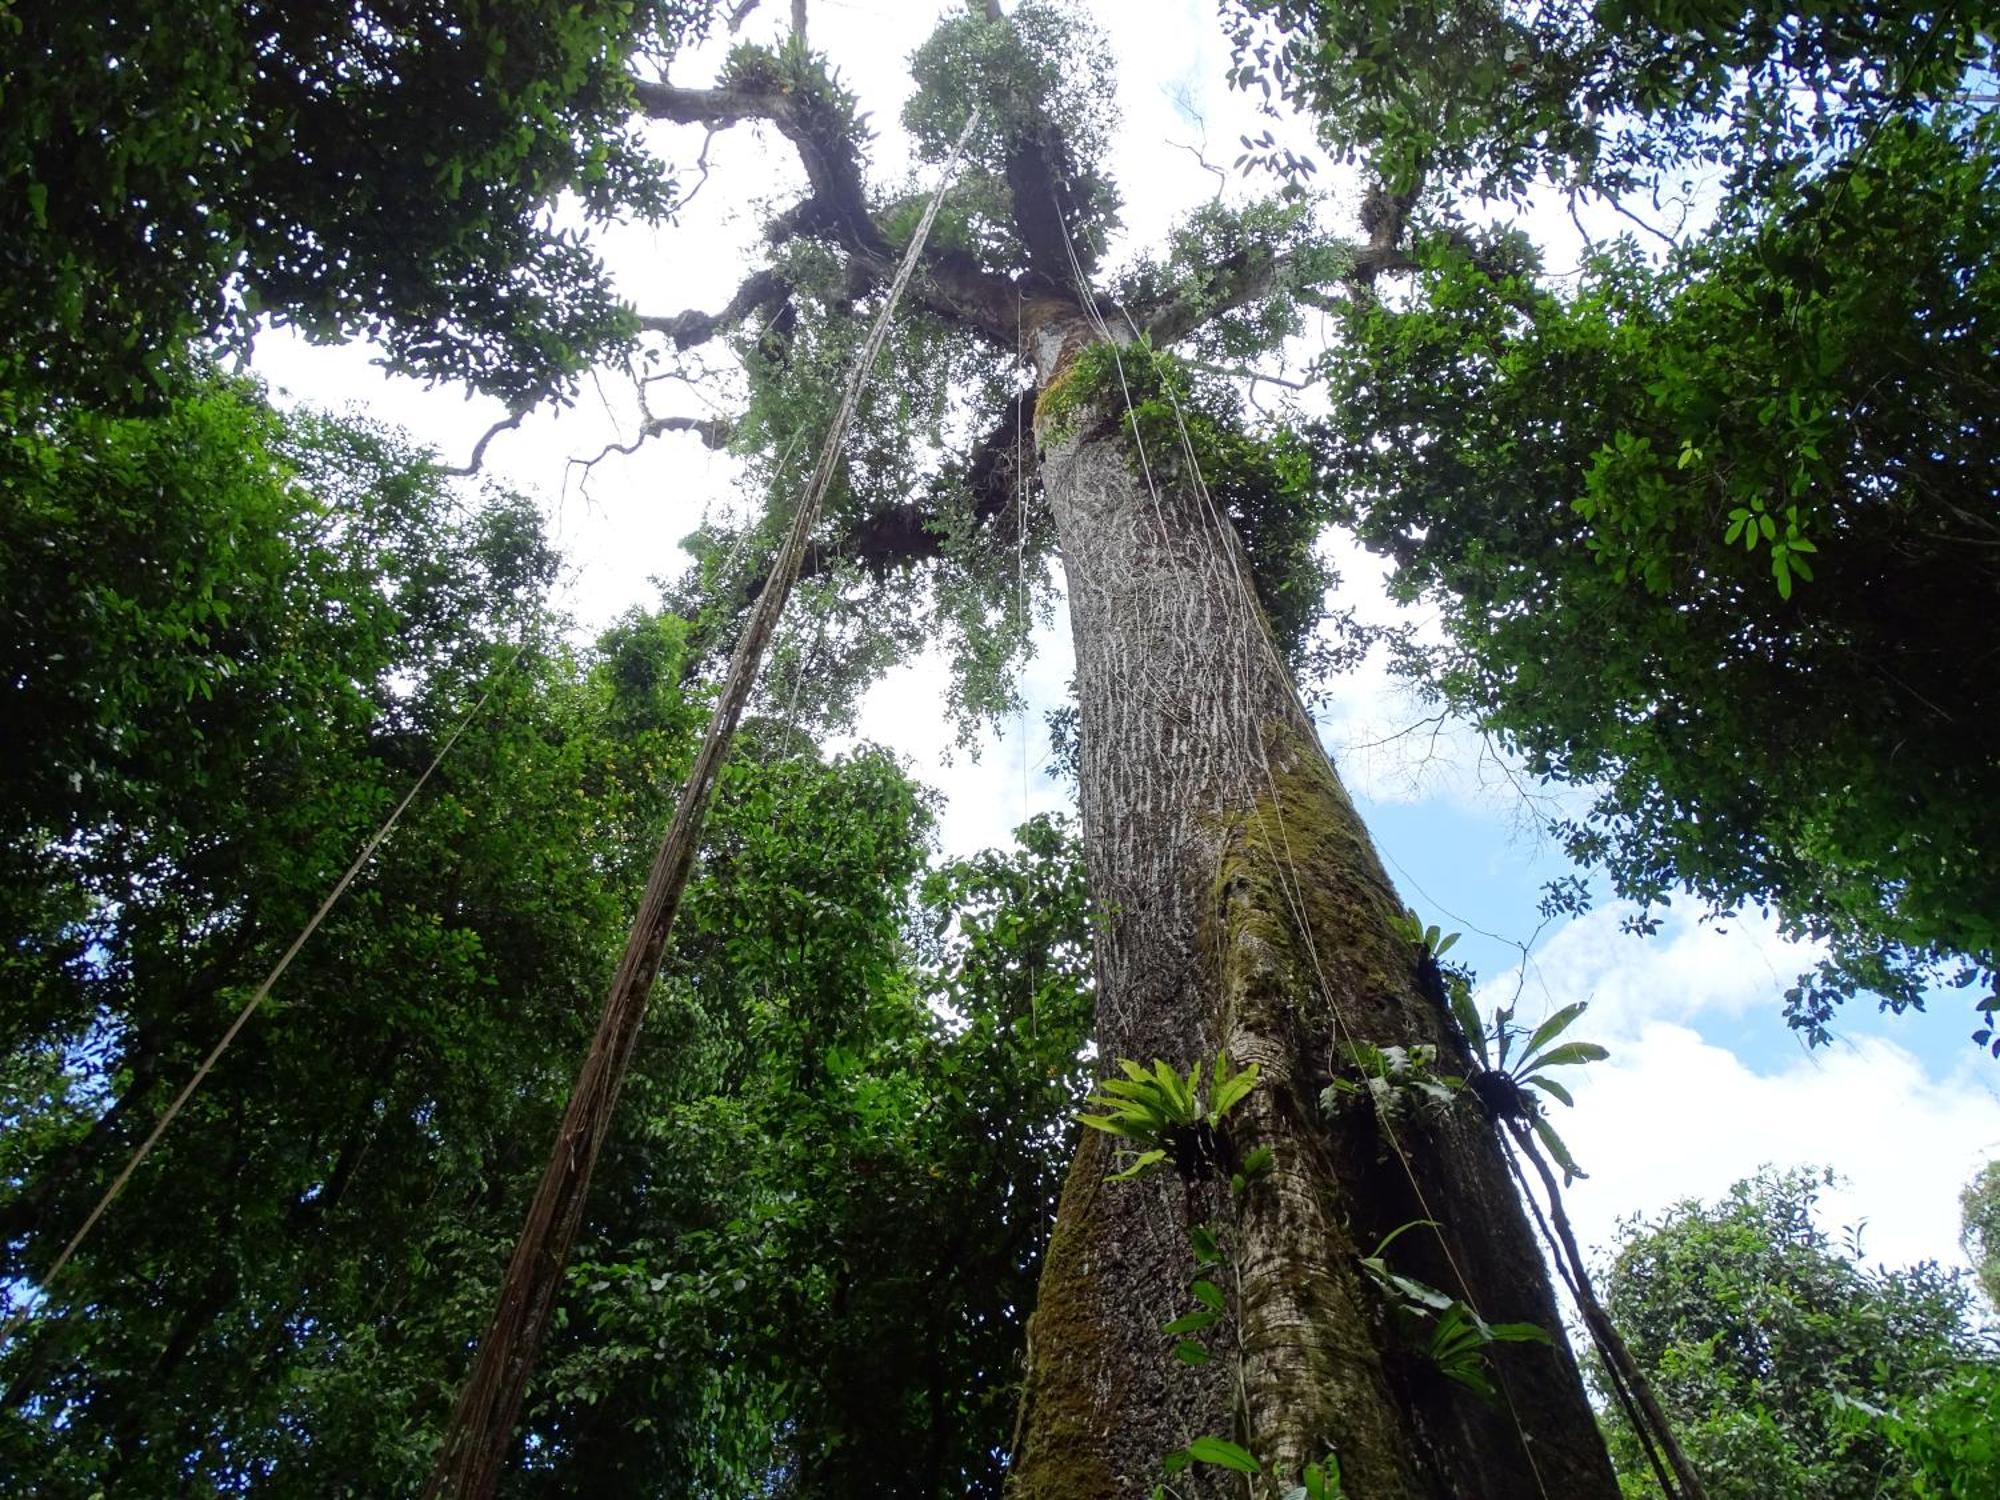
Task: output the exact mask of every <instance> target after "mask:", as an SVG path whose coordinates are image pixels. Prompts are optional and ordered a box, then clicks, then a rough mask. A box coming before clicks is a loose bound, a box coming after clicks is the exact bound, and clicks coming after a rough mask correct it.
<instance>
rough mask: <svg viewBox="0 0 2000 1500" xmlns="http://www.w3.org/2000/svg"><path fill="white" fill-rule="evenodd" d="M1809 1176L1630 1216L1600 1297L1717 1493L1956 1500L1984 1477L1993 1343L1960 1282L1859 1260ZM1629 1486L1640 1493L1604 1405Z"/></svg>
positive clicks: (1992, 1468) (1632, 1455)
mask: <svg viewBox="0 0 2000 1500" xmlns="http://www.w3.org/2000/svg"><path fill="white" fill-rule="evenodd" d="M1825 1181H1826V1179H1825V1177H1823V1176H1821V1175H1819V1174H1815V1173H1811V1172H1805V1171H1790V1172H1782V1173H1781V1172H1774V1171H1769V1170H1767V1171H1765V1172H1763V1173H1761V1174H1759V1175H1758V1176H1757V1177H1755V1178H1752V1179H1750V1180H1749V1181H1746V1182H1739V1183H1738V1184H1736V1186H1735V1187H1733V1188H1731V1189H1730V1191H1729V1193H1728V1195H1727V1196H1726V1197H1724V1198H1723V1199H1721V1200H1720V1201H1718V1202H1716V1203H1713V1204H1703V1203H1697V1202H1693V1201H1689V1202H1683V1203H1681V1204H1678V1205H1676V1206H1675V1207H1673V1208H1671V1209H1668V1210H1667V1211H1666V1212H1665V1213H1664V1214H1661V1215H1659V1216H1658V1217H1656V1218H1653V1219H1650V1220H1644V1221H1634V1222H1630V1223H1628V1224H1627V1225H1625V1227H1624V1231H1623V1235H1622V1238H1621V1242H1620V1244H1619V1245H1618V1246H1617V1248H1616V1251H1615V1254H1614V1256H1613V1258H1612V1262H1611V1267H1610V1271H1609V1274H1608V1275H1607V1276H1606V1278H1605V1300H1606V1303H1607V1305H1608V1307H1609V1309H1610V1311H1611V1314H1612V1316H1613V1317H1614V1318H1615V1319H1616V1320H1617V1322H1618V1326H1619V1328H1620V1329H1621V1331H1622V1332H1623V1333H1624V1336H1625V1338H1626V1341H1627V1342H1628V1344H1629V1345H1630V1346H1631V1349H1632V1352H1633V1355H1634V1356H1635V1357H1636V1358H1637V1359H1638V1361H1639V1362H1640V1364H1641V1365H1642V1366H1643V1367H1644V1368H1645V1369H1646V1370H1647V1372H1648V1373H1649V1375H1650V1376H1651V1378H1652V1380H1653V1382H1654V1386H1655V1389H1656V1391H1657V1393H1658V1394H1659V1397H1660V1399H1661V1401H1662V1402H1663V1403H1664V1404H1665V1405H1666V1406H1667V1408H1668V1410H1669V1412H1670V1413H1671V1415H1672V1418H1673V1421H1674V1424H1675V1429H1676V1431H1677V1433H1678V1434H1679V1436H1680V1438H1681V1441H1682V1443H1683V1444H1684V1445H1685V1446H1686V1447H1687V1448H1688V1449H1689V1451H1690V1453H1691V1455H1692V1456H1693V1458H1694V1459H1695V1462H1696V1465H1697V1467H1698V1468H1699V1470H1700V1472H1701V1475H1702V1481H1703V1483H1704V1484H1705V1485H1706V1486H1707V1488H1708V1491H1709V1493H1710V1494H1711V1495H1714V1496H1716V1497H1717V1500H1723V1497H1739V1496H1740V1497H1742V1500H1752V1497H1757V1500H1779V1497H1794V1496H1795V1497H1798V1500H1806V1497H1808V1496H1810V1497H1813V1500H1842V1497H1847V1496H1853V1497H1857V1500H1859V1497H1864V1496H1888V1495H1899V1496H1900V1495H1907V1496H1920V1497H1943V1496H1961V1495H1963V1496H1972V1495H1976V1494H1980V1493H1984V1492H1985V1490H1986V1488H1988V1487H1990V1485H1991V1484H1992V1483H1993V1482H1994V1481H1995V1480H1996V1479H2000V1446H1996V1445H1995V1444H1994V1442H1993V1433H1992V1426H1991V1423H1992V1415H1993V1412H1994V1410H1995V1409H1996V1406H2000V1351H1996V1349H1995V1346H1994V1344H1993V1341H1992V1330H1991V1328H1990V1327H1988V1328H1986V1329H1983V1330H1982V1328H1981V1326H1980V1323H1979V1321H1978V1319H1977V1317H1976V1315H1975V1312H1974V1308H1973V1305H1972V1300H1971V1295H1970V1288H1969V1287H1968V1286H1967V1285H1966V1282H1965V1278H1964V1273H1963V1272H1947V1271H1944V1270H1941V1269H1940V1268H1939V1267H1938V1266H1937V1265H1935V1264H1934V1263H1930V1262H1925V1263H1922V1264H1918V1265H1914V1266H1908V1267H1903V1268H1899V1269H1886V1268H1877V1269H1869V1268H1866V1267H1864V1266H1863V1265H1862V1264H1860V1258H1861V1233H1862V1231H1861V1229H1859V1228H1856V1229H1852V1230H1849V1231H1847V1236H1846V1243H1845V1244H1842V1245H1837V1244H1836V1243H1835V1242H1834V1240H1833V1239H1832V1238H1831V1237H1830V1236H1829V1234H1828V1233H1827V1231H1826V1229H1825V1228H1824V1227H1823V1226H1822V1225H1821V1224H1820V1223H1819V1222H1818V1197H1819V1190H1820V1188H1821V1187H1822V1186H1823V1185H1824V1184H1825ZM1606 1420H1607V1422H1608V1423H1609V1425H1610V1430H1611V1434H1612V1444H1613V1450H1614V1452H1615V1453H1616V1454H1617V1456H1618V1457H1619V1459H1620V1461H1621V1465H1622V1466H1623V1468H1624V1471H1625V1474H1626V1480H1625V1482H1626V1485H1627V1487H1628V1493H1632V1494H1637V1495H1656V1494H1658V1493H1659V1491H1658V1490H1657V1489H1656V1488H1654V1487H1653V1485H1652V1481H1651V1476H1650V1475H1649V1474H1647V1473H1646V1472H1645V1468H1644V1465H1643V1463H1642V1462H1641V1461H1640V1459H1639V1455H1638V1452H1637V1449H1636V1446H1635V1439H1634V1437H1633V1435H1632V1433H1631V1432H1630V1430H1629V1429H1627V1428H1626V1427H1625V1426H1624V1425H1623V1419H1622V1417H1621V1416H1620V1415H1619V1413H1618V1411H1617V1409H1616V1408H1615V1407H1611V1408H1608V1409H1607V1417H1606Z"/></svg>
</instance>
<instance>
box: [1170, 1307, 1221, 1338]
mask: <svg viewBox="0 0 2000 1500" xmlns="http://www.w3.org/2000/svg"><path fill="white" fill-rule="evenodd" d="M1221 1320H1222V1314H1221V1313H1219V1312H1215V1311H1213V1310H1211V1309H1209V1308H1206V1307H1199V1308H1196V1309H1195V1310H1194V1311H1193V1312H1185V1313H1182V1314H1181V1315H1180V1316H1179V1317H1178V1318H1175V1319H1174V1320H1173V1322H1171V1323H1169V1324H1167V1326H1166V1327H1164V1328H1162V1329H1161V1330H1160V1332H1162V1333H1170V1334H1183V1333H1200V1332H1201V1331H1202V1329H1204V1328H1212V1327H1213V1326H1214V1325H1215V1324H1217V1323H1219V1322H1220V1321H1221Z"/></svg>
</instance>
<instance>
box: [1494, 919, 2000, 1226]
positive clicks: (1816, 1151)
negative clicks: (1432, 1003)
mask: <svg viewBox="0 0 2000 1500" xmlns="http://www.w3.org/2000/svg"><path fill="white" fill-rule="evenodd" d="M1631 910H1632V908H1631V907H1629V906H1627V905H1623V904H1620V905H1617V906H1612V907H1607V908H1604V909H1601V910H1598V911H1594V912H1591V913H1590V914H1589V915H1587V916H1584V917H1581V918H1579V919H1577V920H1575V921H1573V922H1571V923H1569V924H1568V925H1566V926H1565V927H1563V928H1562V929H1561V930H1560V931H1558V932H1557V933H1556V935H1555V936H1554V937H1553V938H1551V939H1550V940H1549V942H1548V944H1547V946H1546V947H1545V948H1543V949H1542V950H1541V951H1540V952H1539V953H1537V954H1536V955H1535V957H1534V958H1533V959H1532V960H1531V961H1530V963H1529V965H1528V970H1527V976H1526V980H1525V983H1524V982H1523V981H1522V976H1521V974H1520V972H1519V971H1518V970H1517V971H1515V972H1514V973H1510V974H1506V975H1502V976H1500V977H1499V978H1497V979H1495V980H1492V981H1490V982H1488V983H1487V984H1485V985H1484V986H1482V987H1481V990H1480V1003H1481V1007H1482V1010H1484V1011H1486V1012H1489V1013H1490V1012H1491V1010H1492V1008H1493V1006H1494V1005H1495V1004H1496V1003H1501V1002H1504V1001H1506V1000H1508V999H1509V998H1511V997H1512V996H1514V995H1515V994H1516V993H1517V992H1518V993H1519V994H1520V997H1521V999H1520V1006H1519V1017H1518V1019H1519V1020H1520V1022H1521V1023H1523V1024H1526V1025H1533V1024H1534V1023H1535V1022H1536V1021H1538V1020H1539V1019H1540V1018H1541V1017H1542V1016H1544V1015H1546V1014H1548V1013H1549V1012H1550V1011H1553V1010H1555V1009H1556V1008H1557V1007H1559V1006H1562V1005H1567V1004H1569V1003H1571V1002H1572V1001H1576V1000H1588V1001H1589V1002H1590V1003H1591V1009H1590V1012H1589V1014H1588V1015H1587V1016H1586V1017H1585V1018H1583V1019H1582V1020H1581V1021H1579V1022H1577V1023H1576V1026H1575V1028H1574V1030H1573V1031H1572V1032H1571V1033H1570V1035H1572V1036H1574V1037H1576V1038H1578V1039H1583V1040H1590V1041H1596V1042H1601V1043H1603V1044H1605V1045H1606V1046H1608V1047H1609V1048H1610V1049H1611V1056H1610V1058H1609V1059H1608V1060H1606V1061H1604V1062H1600V1063H1593V1064H1590V1065H1589V1066H1587V1067H1581V1068H1572V1069H1568V1070H1566V1071H1565V1072H1563V1073H1562V1074H1560V1075H1558V1076H1560V1077H1561V1078H1562V1081H1563V1082H1565V1083H1566V1084H1567V1085H1568V1086H1569V1087H1570V1088H1571V1089H1572V1091H1573V1092H1574V1093H1575V1095H1576V1101H1577V1102H1576V1108H1575V1109H1574V1110H1567V1109H1564V1108H1562V1107H1561V1106H1560V1105H1555V1106H1553V1117H1554V1120H1555V1124H1556V1126H1557V1128H1558V1129H1559V1130H1560V1131H1561V1132H1562V1134H1563V1138H1564V1140H1565V1141H1567V1142H1568V1144H1569V1146H1570V1148H1571V1150H1572V1151H1573V1152H1574V1153H1575V1154H1576V1156H1577V1158H1578V1160H1579V1161H1580V1162H1581V1163H1582V1164H1583V1166H1584V1168H1585V1169H1586V1170H1587V1171H1589V1172H1590V1173H1591V1176H1590V1178H1589V1179H1588V1180H1586V1181H1583V1182H1579V1183H1577V1184H1576V1185H1575V1186H1574V1187H1573V1188H1572V1189H1571V1190H1570V1191H1569V1192H1568V1194H1566V1201H1567V1203H1568V1206H1569V1210H1570V1214H1571V1217H1572V1218H1573V1219H1574V1220H1575V1221H1576V1225H1577V1231H1578V1233H1579V1235H1580V1236H1581V1237H1582V1238H1583V1239H1584V1241H1585V1243H1586V1245H1588V1246H1598V1247H1602V1246H1605V1245H1608V1244H1609V1243H1610V1242H1611V1240H1612V1238H1613V1236H1614V1233H1615V1229H1616V1225H1617V1222H1618V1220H1619V1219H1620V1218H1621V1217H1624V1216H1627V1215H1631V1214H1635V1213H1643V1214H1647V1215H1653V1214H1657V1213H1659V1212H1660V1211H1661V1210H1662V1209H1664V1208H1666V1207H1667V1206H1669V1205H1670V1204H1672V1203H1674V1202H1676V1201H1678V1200H1680V1199H1682V1198H1686V1197H1696V1198H1702V1199H1709V1200H1712V1199H1714V1198H1717V1197H1719V1196H1720V1195H1721V1194H1723V1193H1724V1192H1726V1191H1727V1190H1728V1189H1729V1187H1730V1185H1731V1184H1732V1183H1734V1182H1736V1181H1738V1180H1739V1179H1741V1178H1744V1177H1747V1176H1749V1175H1751V1174H1752V1173H1754V1172H1755V1171H1756V1170H1757V1169H1758V1168H1759V1167H1761V1166H1765V1165H1767V1164H1768V1165H1771V1166H1776V1167H1779V1168H1786V1167H1794V1166H1832V1167H1833V1168H1835V1170H1836V1171H1838V1172H1839V1173H1840V1174H1841V1176H1842V1179H1843V1181H1842V1183H1841V1185H1839V1186H1838V1187H1836V1188H1834V1189H1831V1190H1829V1191H1828V1192H1827V1193H1826V1194H1825V1196H1824V1199H1823V1205H1824V1210H1825V1213H1824V1218H1823V1221H1822V1222H1823V1224H1824V1225H1825V1226H1826V1227H1829V1228H1833V1227H1837V1226H1840V1225H1845V1224H1851V1223H1856V1222H1859V1221H1861V1220H1864V1219H1865V1220H1866V1221H1867V1230H1866V1233H1865V1234H1864V1236H1863V1250H1864V1253H1865V1254H1866V1255H1867V1256H1868V1257H1869V1258H1870V1259H1873V1260H1879V1261H1883V1262H1887V1263H1891V1264H1905V1263H1908V1262H1911V1261H1915V1260H1920V1259H1926V1258H1930V1259H1937V1260H1940V1261H1943V1262H1946V1263H1947V1264H1952V1265H1961V1264H1963V1263H1964V1262H1963V1257H1962V1256H1961V1254H1960V1252H1959V1249H1958V1191H1959V1189H1960V1188H1961V1187H1962V1186H1964V1184H1965V1183H1966V1182H1967V1181H1968V1180H1969V1179H1970V1178H1971V1176H1972V1174H1973V1173H1974V1172H1975V1171H1976V1170H1977V1169H1978V1168H1979V1167H1980V1166H1981V1165H1983V1164H1984V1163H1985V1162H1986V1161H1988V1160H1990V1159H1991V1158H1992V1157H1993V1156H1994V1155H1996V1154H2000V1095H1996V1093H1995V1092H1994V1089H1993V1084H1992V1082H1991V1080H1990V1079H1988V1078H1987V1077H1986V1076H1985V1075H1983V1074H1982V1073H1981V1072H1980V1070H1979V1068H1978V1065H1977V1064H1978V1060H1977V1059H1975V1058H1972V1057H1970V1056H1968V1057H1967V1058H1966V1060H1965V1061H1964V1062H1963V1063H1961V1064H1959V1065H1958V1066H1956V1067H1954V1068H1953V1069H1952V1070H1951V1071H1949V1072H1948V1073H1944V1074H1938V1073H1933V1072H1931V1071H1929V1070H1927V1069H1926V1067H1925V1066H1924V1064H1923V1063H1922V1062H1921V1061H1920V1060H1919V1059H1917V1058H1916V1057H1915V1056H1913V1055H1912V1054H1911V1053H1910V1052H1908V1051H1907V1050H1905V1049H1904V1048H1902V1047H1900V1046H1897V1045H1896V1044H1894V1043H1893V1042H1889V1041H1886V1040H1884V1039H1881V1038H1879V1037H1863V1038H1860V1039H1858V1040H1855V1041H1851V1042H1840V1043H1836V1044H1835V1045H1834V1046H1833V1047H1831V1048H1829V1049H1826V1050H1823V1051H1816V1052H1810V1053H1809V1052H1806V1051H1805V1050H1804V1049H1803V1048H1801V1049H1800V1050H1799V1051H1798V1052H1797V1053H1796V1054H1794V1055H1792V1056H1790V1057H1788V1058H1785V1059H1784V1060H1783V1061H1782V1062H1781V1063H1779V1064H1777V1065H1775V1066H1773V1067H1771V1068H1770V1069H1769V1070H1768V1071H1759V1070H1758V1069H1757V1068H1756V1067H1753V1066H1752V1065H1751V1064H1749V1063H1747V1062H1745V1061H1744V1060H1743V1059H1742V1058H1741V1057H1739V1056H1737V1055H1735V1054H1734V1053H1732V1052H1731V1051H1729V1050H1728V1049H1726V1048H1724V1047H1721V1046H1718V1045H1716V1044H1715V1043H1714V1042H1711V1041H1708V1040H1705V1039H1704V1038H1703V1037H1702V1035H1701V1034H1700V1033H1699V1032H1698V1031H1697V1030H1696V1029H1695V1023H1696V1022H1702V1021H1705V1022H1709V1023H1714V1022H1717V1021H1724V1020H1734V1019H1736V1018H1740V1017H1745V1016H1750V1017H1753V1018H1754V1017H1755V1016H1756V1015H1757V1013H1758V1012H1760V1011H1768V1012H1770V1013H1771V1014H1773V1015H1775V1012H1776V1010H1777V1007H1778V1005H1779V999H1780V996H1781V995H1782V993H1783V991H1784V989H1785V987H1786V985H1787V984H1788V983H1790V981H1791V979H1792V977H1793V976H1794V975H1796V974H1798V973H1799V972H1800V971H1801V970H1802V969H1804V968H1806V967H1807V966H1809V965H1810V964H1811V963H1812V961H1813V960H1814V959H1815V958H1816V957H1817V956H1818V950H1817V949H1816V948H1815V947H1813V946H1812V945H1810V944H1804V943H1797V942H1793V941H1790V940H1788V939H1786V938H1785V937H1783V936H1782V935H1781V934H1779V933H1778V931H1777V930H1776V924H1775V923H1774V922H1772V921H1770V920H1767V919H1763V918H1757V917H1750V918H1747V919H1743V920H1734V919H1732V920H1729V921H1726V922H1723V923H1721V924H1719V925H1705V924H1701V923H1698V922H1696V921H1694V920H1693V919H1692V918H1690V917H1688V916H1686V915H1685V914H1682V913H1678V912H1675V913H1670V914H1669V915H1668V917H1667V919H1666V923H1665V925H1664V926H1663V927H1662V929H1661V932H1660V933H1659V935H1657V936H1656V937H1653V938H1650V939H1639V938H1635V937H1632V936H1630V935H1628V934H1625V933H1622V932H1620V931H1619V930H1618V921H1619V919H1620V918H1621V917H1622V916H1624V915H1626V914H1627V913H1628V912H1630V911H1631Z"/></svg>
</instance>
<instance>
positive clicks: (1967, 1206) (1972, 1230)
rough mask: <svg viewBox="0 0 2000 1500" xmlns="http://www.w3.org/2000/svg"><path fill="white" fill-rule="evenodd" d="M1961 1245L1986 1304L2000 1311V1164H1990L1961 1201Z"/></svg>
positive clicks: (1969, 1187) (1970, 1183)
mask: <svg viewBox="0 0 2000 1500" xmlns="http://www.w3.org/2000/svg"><path fill="white" fill-rule="evenodd" d="M1958 1214H1959V1223H1960V1225H1961V1226H1962V1230H1961V1233H1960V1236H1959V1243H1960V1244H1961V1245H1963V1246H1964V1247H1965V1253H1966V1254H1967V1255H1968V1256H1970V1257H1971V1260H1972V1274H1973V1275H1974V1276H1976V1277H1977V1278H1978V1279H1979V1285H1980V1289H1981V1290H1983V1291H1984V1292H1985V1293H1986V1300H1987V1301H1988V1302H1989V1303H1991V1304H1992V1305H1993V1306H1994V1307H1995V1308H1996V1309H2000V1162H1995V1161H1990V1162H1988V1163H1987V1164H1986V1165H1985V1166H1984V1167H1982V1168H1980V1170H1979V1175H1978V1176H1976V1177H1974V1178H1973V1179H1972V1181H1970V1182H1968V1183H1967V1184H1966V1185H1965V1191H1964V1192H1962V1193H1960V1194H1959V1197H1958Z"/></svg>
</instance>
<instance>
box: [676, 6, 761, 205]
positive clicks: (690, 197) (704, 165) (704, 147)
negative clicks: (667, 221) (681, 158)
mask: <svg viewBox="0 0 2000 1500" xmlns="http://www.w3.org/2000/svg"><path fill="white" fill-rule="evenodd" d="M751 3H752V4H753V5H754V4H755V3H756V0H751ZM731 29H732V30H733V29H734V28H733V27H732V28H731ZM717 128H718V127H716V126H714V125H711V126H709V127H708V133H707V134H705V135H704V136H702V138H701V155H699V156H697V157H696V158H695V159H694V164H695V165H696V166H697V167H700V168H701V178H700V180H699V181H697V182H696V183H695V185H694V186H693V187H691V188H689V189H688V193H687V196H686V197H685V198H683V199H681V200H680V202H678V203H676V204H675V205H674V212H675V213H679V212H681V210H683V209H684V208H686V207H687V206H688V205H689V204H690V203H692V202H694V198H695V194H696V193H699V192H700V191H701V190H702V189H703V188H705V187H707V186H708V148H709V147H710V146H712V145H714V144H715V136H716V131H717Z"/></svg>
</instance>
